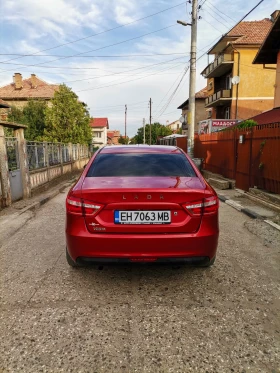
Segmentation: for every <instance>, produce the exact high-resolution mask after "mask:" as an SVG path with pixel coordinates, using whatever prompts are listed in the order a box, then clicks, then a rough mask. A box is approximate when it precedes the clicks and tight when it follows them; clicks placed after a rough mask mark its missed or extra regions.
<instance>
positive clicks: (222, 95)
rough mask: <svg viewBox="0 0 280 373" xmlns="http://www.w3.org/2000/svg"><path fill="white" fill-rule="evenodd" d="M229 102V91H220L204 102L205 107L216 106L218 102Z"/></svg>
mask: <svg viewBox="0 0 280 373" xmlns="http://www.w3.org/2000/svg"><path fill="white" fill-rule="evenodd" d="M221 100H223V101H230V100H231V90H230V89H222V90H220V91H218V92H215V93H214V94H213V95H211V96H209V97H207V98H206V100H205V107H211V106H217V105H218V104H219V101H221Z"/></svg>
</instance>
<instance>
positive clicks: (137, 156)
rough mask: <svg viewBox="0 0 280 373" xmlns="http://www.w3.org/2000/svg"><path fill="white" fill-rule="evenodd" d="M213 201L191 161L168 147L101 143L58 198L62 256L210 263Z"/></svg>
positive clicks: (73, 260)
mask: <svg viewBox="0 0 280 373" xmlns="http://www.w3.org/2000/svg"><path fill="white" fill-rule="evenodd" d="M218 207H219V202H218V198H217V195H216V192H215V191H214V190H213V189H212V187H211V186H210V185H208V184H207V182H206V181H205V180H204V179H203V177H202V175H201V174H200V172H199V171H198V169H197V168H196V166H195V165H194V163H193V162H192V160H191V159H190V158H189V157H188V155H187V154H185V153H184V152H183V151H182V150H181V149H179V148H177V147H173V146H156V145H155V146H148V145H127V146H106V147H104V148H102V149H100V150H99V151H97V152H96V153H95V154H94V156H93V157H92V158H91V160H90V161H89V163H88V165H87V166H86V168H85V170H84V171H83V173H82V175H81V177H80V178H79V180H78V182H77V183H76V184H75V185H74V186H73V187H72V188H71V190H70V191H69V193H68V196H67V199H66V214H67V215H66V217H67V218H66V241H67V247H66V257H67V261H68V263H69V265H71V266H73V267H76V266H81V265H84V264H88V263H108V262H157V263H158V262H176V263H178V262H183V263H192V264H198V265H201V266H209V265H212V264H213V263H214V261H215V257H216V250H217V245H218V236H219V225H218Z"/></svg>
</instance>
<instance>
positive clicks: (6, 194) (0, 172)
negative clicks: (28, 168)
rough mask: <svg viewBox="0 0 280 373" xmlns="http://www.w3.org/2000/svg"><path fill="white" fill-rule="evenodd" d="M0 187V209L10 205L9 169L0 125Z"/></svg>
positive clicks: (2, 130)
mask: <svg viewBox="0 0 280 373" xmlns="http://www.w3.org/2000/svg"><path fill="white" fill-rule="evenodd" d="M0 185H1V191H2V192H1V194H2V196H1V194H0V196H1V197H2V198H1V199H0V203H1V205H2V207H7V206H10V205H11V204H12V195H11V185H10V179H9V168H8V159H7V148H6V140H5V135H4V127H3V126H1V125H0Z"/></svg>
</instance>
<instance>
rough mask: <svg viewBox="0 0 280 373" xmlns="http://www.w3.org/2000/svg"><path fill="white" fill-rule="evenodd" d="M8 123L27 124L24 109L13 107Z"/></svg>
mask: <svg viewBox="0 0 280 373" xmlns="http://www.w3.org/2000/svg"><path fill="white" fill-rule="evenodd" d="M8 122H13V123H20V124H26V120H25V116H24V114H23V111H22V109H18V108H17V107H16V106H12V107H11V109H10V110H9V113H8Z"/></svg>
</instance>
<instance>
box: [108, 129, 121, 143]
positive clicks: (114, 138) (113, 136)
mask: <svg viewBox="0 0 280 373" xmlns="http://www.w3.org/2000/svg"><path fill="white" fill-rule="evenodd" d="M119 138H120V131H117V130H113V131H108V132H107V139H108V140H107V144H108V145H119Z"/></svg>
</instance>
